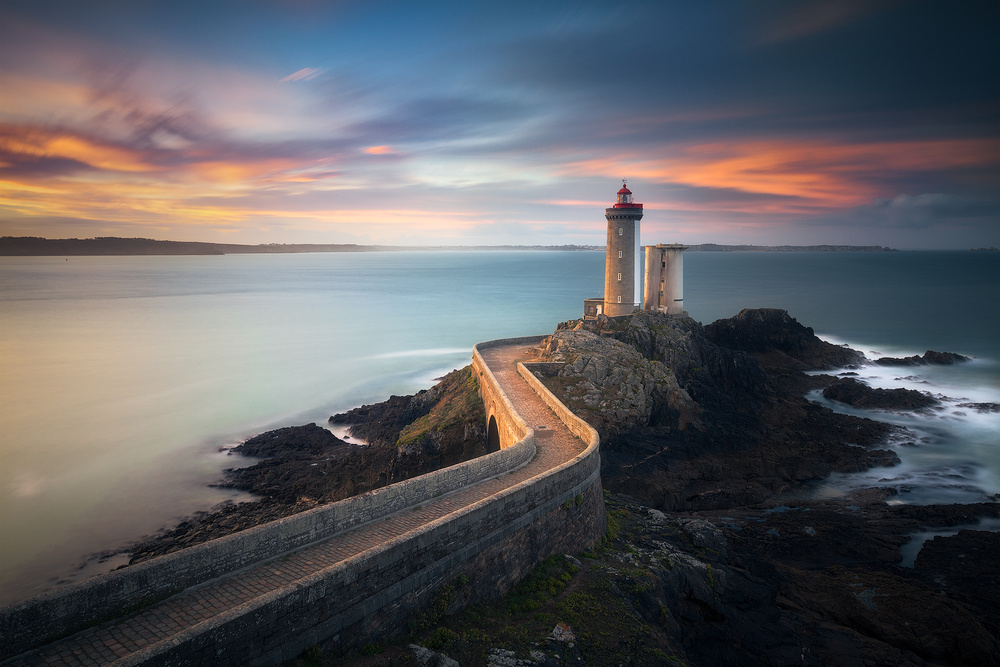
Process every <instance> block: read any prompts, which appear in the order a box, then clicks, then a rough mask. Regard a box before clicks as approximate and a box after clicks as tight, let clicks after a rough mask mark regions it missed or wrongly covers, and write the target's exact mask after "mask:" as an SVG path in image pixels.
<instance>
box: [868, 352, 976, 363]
mask: <svg viewBox="0 0 1000 667" xmlns="http://www.w3.org/2000/svg"><path fill="white" fill-rule="evenodd" d="M966 361H972V360H971V359H970V358H969V357H966V356H963V355H961V354H955V353H954V352H935V351H934V350H927V351H926V352H924V356H922V357H921V356H919V355H916V354H915V355H913V356H912V357H880V358H878V359H876V360H875V364H876V365H878V366H926V365H928V364H933V365H938V366H950V365H951V364H959V363H964V362H966Z"/></svg>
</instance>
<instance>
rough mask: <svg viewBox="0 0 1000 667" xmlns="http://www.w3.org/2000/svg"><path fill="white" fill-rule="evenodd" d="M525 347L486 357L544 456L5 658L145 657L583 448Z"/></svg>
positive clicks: (80, 660)
mask: <svg viewBox="0 0 1000 667" xmlns="http://www.w3.org/2000/svg"><path fill="white" fill-rule="evenodd" d="M525 353H526V349H525V346H523V345H521V346H510V347H497V348H487V349H485V350H481V354H482V356H483V360H484V361H485V362H486V364H487V365H488V366H489V368H490V370H491V371H492V372H493V374H494V375H495V376H496V378H497V381H498V382H499V384H500V387H501V388H502V389H503V390H504V392H505V393H506V394H507V397H508V398H509V399H510V401H511V403H512V404H513V406H514V409H515V410H517V412H518V413H520V415H521V417H522V418H523V419H524V421H525V422H526V423H527V424H528V425H529V426H531V427H532V428H534V429H535V444H536V446H537V447H538V455H537V456H536V457H535V458H534V459H533V460H532V461H531V462H530V463H528V464H527V465H525V466H524V467H522V468H521V469H519V470H517V471H516V472H514V473H512V474H507V475H503V476H502V478H500V479H495V478H494V479H489V480H486V481H484V482H480V483H479V484H476V485H474V486H470V487H467V488H465V489H461V490H459V491H455V492H453V493H450V494H447V495H444V496H441V497H439V498H435V499H433V500H431V501H426V502H424V503H423V505H418V506H417V507H416V508H410V509H407V510H403V511H401V512H398V513H396V514H394V515H390V516H388V517H386V518H383V519H380V520H378V521H376V522H373V523H371V524H368V525H365V526H360V527H357V528H354V529H352V530H349V531H347V532H344V533H340V534H338V535H334V536H333V537H331V538H329V539H328V540H326V541H325V542H322V543H320V544H316V545H313V546H310V547H306V548H304V549H301V550H299V551H296V552H294V553H292V554H290V555H288V556H285V557H282V558H280V559H276V560H273V561H270V562H267V563H263V564H258V565H255V566H253V567H251V568H249V569H246V570H244V571H242V572H239V573H236V574H232V575H228V576H226V577H224V578H221V579H218V580H215V581H213V582H209V583H207V584H203V585H201V586H199V587H194V588H191V589H188V590H186V591H184V592H182V593H180V594H178V595H176V596H174V597H172V598H170V599H168V600H165V601H164V602H161V603H159V604H157V605H154V606H152V607H150V608H148V609H146V610H145V611H143V612H140V613H137V614H135V615H132V616H128V617H126V618H122V619H118V620H116V621H111V622H109V623H106V624H104V625H101V626H98V627H95V628H91V629H89V630H84V631H82V632H80V633H78V634H76V635H73V636H72V637H69V638H67V639H64V640H61V641H58V642H56V643H54V644H50V645H48V646H45V647H42V648H40V649H37V650H35V651H32V652H30V653H28V654H25V655H22V656H20V657H18V658H15V659H13V660H10V661H8V662H5V663H3V665H4V667H13V666H15V665H16V666H18V667H20V666H22V665H107V664H112V663H114V662H115V661H117V660H121V659H126V658H130V660H129V662H131V663H132V664H136V663H135V662H134V660H135V659H136V658H140V655H138V654H139V653H140V652H141V651H143V650H144V649H145V650H149V649H151V647H153V646H155V645H156V644H158V643H160V642H170V641H171V639H173V638H174V637H175V636H176V635H177V634H178V633H180V632H181V631H184V630H187V629H188V628H191V627H193V626H195V625H197V624H198V623H202V622H205V621H207V620H209V619H211V618H213V617H214V616H216V615H218V614H220V613H222V612H225V611H228V610H230V609H232V608H234V607H236V606H238V605H241V604H244V603H247V602H250V601H251V600H253V599H255V598H257V597H259V596H261V595H264V594H266V593H269V592H270V591H273V590H275V589H278V588H281V587H284V586H287V585H289V584H292V583H294V582H295V581H298V580H300V579H302V578H304V577H306V576H307V575H310V574H313V573H314V572H317V571H319V570H321V569H323V568H326V567H329V566H331V565H334V564H336V563H338V562H340V561H343V560H345V559H346V558H348V557H350V556H354V555H356V554H359V553H361V552H363V551H365V550H367V549H370V548H372V547H376V546H378V545H380V544H382V543H383V542H385V541H386V540H388V539H390V538H393V537H397V536H399V535H403V534H405V533H407V532H409V531H411V530H413V529H414V528H417V527H419V526H421V525H423V524H426V523H429V522H431V521H433V520H435V519H438V518H440V517H443V516H446V515H448V514H450V513H452V512H454V511H456V510H459V509H461V508H463V507H465V506H466V505H470V504H472V503H475V502H478V501H480V500H482V499H484V498H487V497H489V496H491V495H493V494H495V493H498V492H500V491H502V490H503V489H505V488H508V487H510V486H514V485H515V484H518V483H520V482H522V481H525V480H527V479H530V478H532V477H534V476H536V475H538V474H540V473H543V472H545V471H546V470H549V469H550V468H554V467H555V466H557V465H559V464H561V463H563V462H565V461H568V460H569V459H571V458H573V457H574V456H576V455H577V454H579V453H580V452H582V451H583V450H584V449H585V445H584V443H583V442H582V441H580V440H579V439H578V438H576V436H574V435H573V434H572V433H570V432H569V430H568V429H567V428H566V426H565V425H564V424H563V423H562V421H560V420H559V418H558V417H556V415H555V413H553V412H552V411H551V410H550V409H549V407H548V406H547V405H545V403H544V402H542V400H541V399H540V398H539V397H538V396H537V395H536V394H535V393H534V392H533V391H532V390H531V388H530V387H529V386H528V385H527V383H526V382H525V381H524V379H523V378H522V377H521V376H520V375H518V373H517V368H516V363H517V361H518V360H523V359H525V357H526V354H525Z"/></svg>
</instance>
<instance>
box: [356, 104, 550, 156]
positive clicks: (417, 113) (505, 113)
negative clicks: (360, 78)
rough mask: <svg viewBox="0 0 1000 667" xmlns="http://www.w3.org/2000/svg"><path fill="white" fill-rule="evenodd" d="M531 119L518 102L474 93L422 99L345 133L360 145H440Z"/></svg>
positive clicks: (527, 111) (525, 109)
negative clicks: (414, 143)
mask: <svg viewBox="0 0 1000 667" xmlns="http://www.w3.org/2000/svg"><path fill="white" fill-rule="evenodd" d="M530 116H531V112H530V110H529V109H528V108H527V107H526V106H525V105H524V104H522V103H518V102H514V101H511V100H508V99H502V98H498V97H484V96H481V95H479V94H476V93H470V94H469V95H468V96H445V97H424V98H420V99H415V100H412V101H409V102H406V103H404V104H402V105H400V106H398V107H396V108H394V109H391V110H390V111H389V112H387V113H385V114H384V115H382V116H380V117H378V118H374V119H371V120H368V121H365V122H362V123H358V124H357V125H355V126H353V127H352V128H351V129H350V131H349V134H351V135H352V136H354V137H355V138H356V139H357V141H358V143H360V144H361V145H365V144H368V145H371V144H396V143H410V142H416V143H421V142H428V141H434V142H444V143H445V144H446V143H447V142H448V141H451V140H457V139H463V138H467V137H470V136H475V135H481V134H488V133H490V131H491V128H494V129H496V128H498V126H509V125H511V124H513V123H517V122H519V121H523V120H525V119H527V118H529V117H530Z"/></svg>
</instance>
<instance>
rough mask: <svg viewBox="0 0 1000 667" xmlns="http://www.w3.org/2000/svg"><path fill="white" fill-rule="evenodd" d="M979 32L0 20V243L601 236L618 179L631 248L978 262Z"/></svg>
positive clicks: (995, 50)
mask: <svg viewBox="0 0 1000 667" xmlns="http://www.w3.org/2000/svg"><path fill="white" fill-rule="evenodd" d="M251 7H252V10H251ZM56 8H58V10H56ZM529 10H530V15H531V16H532V20H531V21H525V20H523V16H524V15H526V13H528V12H529ZM998 30H1000V25H998V19H997V15H996V12H995V8H993V7H992V5H990V4H989V3H979V2H976V1H975V0H972V1H971V2H969V3H963V4H962V5H961V7H957V6H956V7H952V8H946V7H944V6H938V5H934V4H927V3H919V2H908V1H906V0H899V1H898V2H896V1H892V2H860V1H854V0H850V1H846V2H842V3H827V2H819V1H813V0H808V1H806V2H787V3H786V2H777V3H768V4H767V5H759V4H753V3H744V2H738V1H736V0H732V1H730V0H722V2H721V4H720V5H716V6H715V7H714V9H711V10H710V9H708V8H706V7H704V6H701V5H698V4H696V3H680V2H663V3H638V4H636V5H629V6H626V5H614V6H612V5H608V6H587V5H584V6H580V5H579V4H578V3H568V2H567V3H562V2H555V3H551V4H550V3H546V4H545V6H541V7H540V6H537V5H535V4H527V3H520V2H517V1H516V0H515V3H514V4H513V5H504V6H492V5H487V6H482V5H477V4H476V3H470V4H468V5H463V6H460V7H456V6H449V7H444V6H439V5H436V4H434V3H432V4H429V5H426V6H420V7H416V6H407V5H403V6H399V5H393V6H392V8H391V11H390V9H389V7H388V5H385V4H383V3H381V2H378V1H376V2H372V3H365V4H352V3H348V4H347V5H344V4H341V3H303V4H301V5H296V6H295V7H294V8H293V9H289V8H288V7H285V6H279V5H275V4H274V3H267V2H262V3H257V2H251V4H250V5H248V7H247V8H245V9H243V10H241V12H240V13H239V14H238V15H236V14H233V13H232V11H231V10H227V9H225V8H216V9H209V8H207V7H202V6H195V5H187V4H181V5H178V6H175V7H167V6H166V5H159V4H155V3H154V4H144V3H140V4H138V5H135V6H134V7H132V9H131V10H130V11H129V12H125V13H117V14H113V13H112V12H111V11H110V10H108V9H107V8H102V7H101V6H97V7H94V6H85V5H83V4H79V3H62V2H58V1H56V0H53V3H22V4H16V5H5V6H4V8H3V9H2V10H0V89H2V90H3V91H4V93H5V94H4V95H3V96H0V233H4V234H6V233H12V232H15V231H16V232H17V233H25V232H26V233H31V234H35V235H40V236H44V235H52V234H56V233H62V232H63V231H64V230H66V229H72V230H73V235H76V236H86V235H88V234H98V233H99V234H102V235H108V234H113V233H114V230H115V229H119V230H122V233H126V232H127V233H132V234H137V235H147V236H156V235H158V234H159V235H162V234H164V233H167V232H170V233H179V234H183V238H181V237H177V238H178V240H218V239H219V238H220V237H221V236H224V237H225V238H226V240H227V241H239V240H241V239H243V240H246V241H248V242H282V241H283V240H284V238H285V237H284V236H283V235H285V234H292V233H294V238H295V240H296V241H297V242H302V241H304V240H308V239H312V240H314V241H316V242H335V241H337V240H338V239H348V238H349V239H354V240H356V239H359V238H365V239H369V240H370V241H373V242H384V243H393V242H395V241H396V240H397V239H398V238H406V239H409V242H413V243H423V244H430V245H434V244H439V243H441V242H442V239H444V238H447V239H451V240H452V241H455V242H461V241H462V240H463V239H466V240H468V239H475V241H476V242H478V243H535V242H538V243H554V242H564V243H594V244H600V243H603V233H604V232H603V222H602V221H603V209H604V207H606V206H608V205H610V203H612V201H613V197H614V192H615V191H616V190H617V189H618V187H619V183H620V179H621V178H622V177H627V178H628V179H629V184H630V186H631V187H632V189H633V191H634V192H635V193H636V196H637V199H639V200H640V201H642V202H643V203H644V204H645V207H646V215H645V217H644V220H643V229H644V235H645V233H646V231H647V230H648V232H649V234H650V238H651V239H652V240H655V238H653V237H652V235H653V234H661V233H662V234H669V235H673V234H680V233H683V234H684V235H685V236H689V237H692V238H688V239H687V240H689V241H691V242H699V241H715V242H720V243H725V242H729V241H734V242H735V241H737V240H738V241H739V242H753V241H754V240H755V239H756V238H764V237H767V238H769V239H772V240H774V241H775V242H780V241H781V239H782V238H785V237H787V238H799V237H801V236H802V235H813V236H812V237H811V238H815V239H816V240H817V242H831V243H849V242H858V243H864V242H865V239H866V238H867V235H871V234H874V233H875V232H876V231H877V233H878V235H879V236H878V238H879V239H880V240H882V239H885V238H887V237H886V236H885V235H886V234H893V233H896V234H898V235H899V236H898V238H899V245H905V244H906V242H907V241H908V238H909V237H907V236H906V232H907V231H908V230H914V229H920V230H922V231H923V232H926V233H925V234H924V235H923V236H922V237H921V238H922V239H925V242H926V243H931V242H933V240H934V239H938V240H940V242H941V243H949V242H950V239H951V237H950V236H949V234H948V229H949V228H954V226H956V225H961V226H962V227H963V229H965V230H967V232H968V233H967V234H966V236H965V237H963V238H969V239H971V238H978V239H979V240H978V241H977V244H978V245H1000V222H998V217H997V216H998V210H997V204H996V203H997V202H998V201H1000V187H998V186H997V183H1000V139H998V138H997V136H996V117H997V109H1000V99H998V92H997V89H996V86H995V82H996V81H997V80H998V77H1000V65H998V63H1000V46H998V43H997V40H996V39H995V36H996V34H997V31H998ZM303 64H307V65H308V66H307V67H303ZM302 84H308V85H302ZM143 225H149V226H150V227H149V229H150V231H149V232H148V233H145V234H144V233H142V230H143V229H144V227H143ZM949 226H951V227H949ZM26 230H27V231H26ZM137 230H138V232H137ZM154 231H155V233H154ZM977 235H978V236H977ZM675 240H676V239H675Z"/></svg>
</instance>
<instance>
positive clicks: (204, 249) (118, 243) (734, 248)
mask: <svg viewBox="0 0 1000 667" xmlns="http://www.w3.org/2000/svg"><path fill="white" fill-rule="evenodd" d="M401 250H444V251H447V250H452V251H457V250H482V251H487V250H488V251H498V250H522V251H523V250H566V251H580V250H600V251H603V250H604V246H596V245H480V246H379V245H357V244H354V243H266V244H261V245H241V244H238V243H198V242H190V241H157V240H155V239H126V238H120V237H117V236H102V237H97V238H93V239H44V238H39V237H37V236H3V237H0V255H5V256H15V255H24V256H31V255H34V256H42V255H241V254H243V255H245V254H263V253H270V254H273V253H298V252H375V251H401ZM688 250H689V251H697V252H887V251H892V250H893V249H892V248H886V247H884V246H869V245H865V246H857V245H808V246H793V245H781V246H759V245H718V244H716V243H703V244H701V245H692V246H688Z"/></svg>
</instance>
